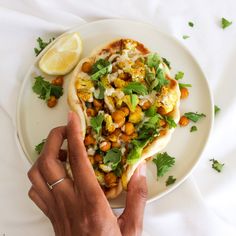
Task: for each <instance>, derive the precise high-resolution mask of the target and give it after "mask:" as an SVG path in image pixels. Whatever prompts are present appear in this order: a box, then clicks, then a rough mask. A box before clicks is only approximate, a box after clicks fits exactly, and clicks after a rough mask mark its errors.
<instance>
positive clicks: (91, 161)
mask: <svg viewBox="0 0 236 236" xmlns="http://www.w3.org/2000/svg"><path fill="white" fill-rule="evenodd" d="M88 159H89V161H90V163H91V164H92V165H93V164H94V158H93V156H88Z"/></svg>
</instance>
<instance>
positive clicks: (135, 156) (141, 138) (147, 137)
mask: <svg viewBox="0 0 236 236" xmlns="http://www.w3.org/2000/svg"><path fill="white" fill-rule="evenodd" d="M158 123H159V115H156V116H154V117H151V118H149V120H148V121H146V122H145V123H144V124H143V125H142V127H141V128H140V129H139V132H138V138H136V139H134V140H133V141H132V142H131V144H132V145H133V148H132V149H131V151H130V152H129V154H128V156H127V163H128V164H134V163H135V162H136V161H138V160H139V158H140V157H141V154H142V151H143V149H144V147H145V146H146V145H147V144H148V143H149V142H150V141H151V140H152V139H153V137H154V136H155V135H157V134H158V131H157V124H158Z"/></svg>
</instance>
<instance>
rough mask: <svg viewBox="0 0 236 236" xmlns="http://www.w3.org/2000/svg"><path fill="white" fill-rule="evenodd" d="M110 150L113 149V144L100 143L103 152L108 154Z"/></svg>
mask: <svg viewBox="0 0 236 236" xmlns="http://www.w3.org/2000/svg"><path fill="white" fill-rule="evenodd" d="M110 148H111V142H109V141H103V142H101V143H100V149H101V150H102V151H103V152H107V151H108V150H110Z"/></svg>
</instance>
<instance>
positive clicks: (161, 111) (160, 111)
mask: <svg viewBox="0 0 236 236" xmlns="http://www.w3.org/2000/svg"><path fill="white" fill-rule="evenodd" d="M157 112H158V113H159V114H160V115H166V114H167V112H166V110H165V108H163V107H159V108H158V109H157Z"/></svg>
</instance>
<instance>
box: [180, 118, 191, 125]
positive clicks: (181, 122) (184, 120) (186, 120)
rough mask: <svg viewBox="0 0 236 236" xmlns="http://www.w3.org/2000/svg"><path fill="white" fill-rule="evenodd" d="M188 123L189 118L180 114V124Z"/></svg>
mask: <svg viewBox="0 0 236 236" xmlns="http://www.w3.org/2000/svg"><path fill="white" fill-rule="evenodd" d="M188 123H189V119H188V118H187V117H186V116H182V117H181V118H180V120H179V125H180V126H186V125H188Z"/></svg>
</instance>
